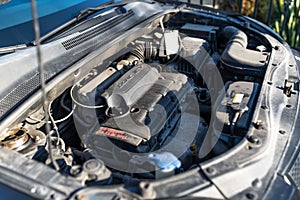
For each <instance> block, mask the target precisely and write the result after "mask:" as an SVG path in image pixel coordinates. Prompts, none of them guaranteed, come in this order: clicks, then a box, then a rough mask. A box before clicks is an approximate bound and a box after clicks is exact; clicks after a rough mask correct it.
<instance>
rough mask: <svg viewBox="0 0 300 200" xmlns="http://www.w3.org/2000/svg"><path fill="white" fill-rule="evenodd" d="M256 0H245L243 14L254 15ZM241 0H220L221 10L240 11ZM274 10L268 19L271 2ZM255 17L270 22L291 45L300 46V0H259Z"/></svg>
mask: <svg viewBox="0 0 300 200" xmlns="http://www.w3.org/2000/svg"><path fill="white" fill-rule="evenodd" d="M255 2H256V0H243V4H242V14H244V15H246V16H250V17H254V8H255ZM239 3H240V0H218V3H217V5H218V6H219V9H221V10H227V11H232V12H239V8H240V5H239ZM271 3H272V10H271V13H270V18H269V20H268V12H269V8H270V4H271ZM255 18H256V19H257V20H259V21H261V22H263V23H266V24H268V25H269V26H270V27H271V28H272V29H273V30H275V31H276V32H277V33H279V34H280V35H281V36H282V37H283V38H284V39H285V40H286V41H287V42H288V43H289V44H290V45H292V46H293V47H295V48H297V49H299V48H300V39H299V32H300V25H299V19H300V0H258V1H257V10H256V16H255Z"/></svg>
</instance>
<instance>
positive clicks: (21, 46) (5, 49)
mask: <svg viewBox="0 0 300 200" xmlns="http://www.w3.org/2000/svg"><path fill="white" fill-rule="evenodd" d="M25 48H27V45H26V44H19V45H14V46H8V47H0V55H3V54H8V53H13V52H15V51H17V50H20V49H25Z"/></svg>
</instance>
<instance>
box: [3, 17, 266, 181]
mask: <svg viewBox="0 0 300 200" xmlns="http://www.w3.org/2000/svg"><path fill="white" fill-rule="evenodd" d="M260 37H261V38H260ZM260 37H259V36H257V35H253V33H251V32H250V31H244V30H241V29H239V28H237V27H234V26H231V25H230V24H222V25H221V23H220V22H218V21H213V20H211V21H208V20H207V19H203V18H201V17H197V16H194V15H193V14H191V13H188V12H186V13H185V12H179V13H177V14H176V15H166V16H165V17H164V18H163V22H160V23H158V24H157V28H156V29H155V30H153V31H152V33H151V34H147V35H144V36H142V37H140V38H138V39H136V40H134V41H131V43H130V45H128V46H126V47H124V48H123V49H122V52H124V53H123V54H122V55H121V56H120V57H118V58H116V59H115V60H110V61H109V64H108V65H99V66H95V68H94V69H93V70H91V71H90V72H89V73H88V74H86V75H85V76H84V77H83V78H81V79H80V80H77V81H76V84H74V85H73V86H72V87H71V88H65V92H64V93H63V94H61V95H59V96H57V97H56V98H55V100H53V101H52V102H50V103H49V106H48V110H47V111H43V108H42V107H39V109H36V112H33V113H32V114H30V115H29V116H28V117H27V118H26V119H24V121H23V122H22V123H21V124H20V125H18V126H17V127H11V129H10V130H9V131H7V133H6V134H5V135H4V136H3V137H2V138H1V142H0V144H1V146H3V147H5V148H8V149H12V150H14V151H17V152H19V153H21V154H23V155H24V156H26V157H28V158H29V159H34V160H37V161H39V162H42V163H45V164H46V165H48V166H50V167H52V168H56V169H57V170H58V171H60V172H61V173H62V174H65V175H68V176H72V177H74V178H76V179H77V180H78V181H79V182H81V183H82V185H94V184H96V185H99V184H100V185H107V184H118V183H136V182H139V181H141V180H145V179H146V180H149V179H150V180H155V179H161V178H165V177H170V176H172V175H174V174H179V173H183V172H185V171H188V170H189V169H192V168H194V167H195V166H197V165H198V164H199V163H201V162H203V161H206V160H209V159H212V158H214V157H216V156H219V155H222V154H224V153H226V152H227V151H228V150H230V149H231V148H233V147H234V146H236V145H238V144H239V142H240V141H241V140H242V139H243V138H244V137H245V136H246V134H247V130H248V128H249V126H250V123H251V119H252V115H253V113H254V109H255V106H256V101H257V98H258V95H259V92H260V88H261V83H262V81H263V77H264V73H265V70H266V67H267V64H268V59H269V52H270V49H269V47H268V46H267V44H265V43H264V42H263V41H264V40H263V36H260ZM114 53H116V52H111V54H114ZM44 112H48V113H49V114H50V121H48V122H47V121H45V119H44ZM46 123H50V124H51V127H52V130H51V131H50V133H49V134H50V138H51V144H49V143H47V142H46V137H47V135H46V130H45V124H46ZM49 145H50V146H51V147H50V148H49ZM49 151H51V152H50V153H49ZM51 157H52V158H51Z"/></svg>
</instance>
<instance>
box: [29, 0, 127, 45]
mask: <svg viewBox="0 0 300 200" xmlns="http://www.w3.org/2000/svg"><path fill="white" fill-rule="evenodd" d="M130 2H132V0H125V1H122V2H115V1H109V2H107V3H105V4H102V5H100V6H97V7H94V8H86V9H84V10H82V11H80V12H79V13H78V14H77V15H76V16H75V17H74V18H73V19H71V20H69V21H68V22H66V23H64V24H63V25H61V26H59V27H57V28H56V29H54V30H52V31H50V32H49V33H47V34H46V35H44V36H42V37H41V38H40V42H43V41H45V40H47V39H49V38H50V37H52V36H54V35H56V34H57V33H59V32H61V31H63V30H64V29H66V28H67V27H68V26H71V25H73V24H76V23H78V22H80V21H82V20H84V19H86V18H87V17H88V16H90V15H92V14H94V13H96V12H98V11H100V10H103V9H106V8H111V7H116V6H123V5H125V4H127V3H130ZM32 44H33V45H36V43H35V41H33V42H32Z"/></svg>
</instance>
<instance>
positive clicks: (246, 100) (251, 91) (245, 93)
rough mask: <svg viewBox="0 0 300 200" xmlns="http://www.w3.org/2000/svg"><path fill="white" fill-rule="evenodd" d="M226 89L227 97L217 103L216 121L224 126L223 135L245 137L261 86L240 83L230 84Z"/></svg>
mask: <svg viewBox="0 0 300 200" xmlns="http://www.w3.org/2000/svg"><path fill="white" fill-rule="evenodd" d="M225 87H226V93H225V96H223V97H222V99H221V101H219V102H217V103H219V104H218V106H217V110H216V118H215V119H216V120H217V123H218V124H223V125H224V126H223V131H222V133H225V134H230V135H236V136H243V135H244V133H245V132H246V131H247V130H248V128H249V125H250V122H251V118H252V115H253V110H254V106H255V102H256V100H257V97H258V94H259V88H260V86H259V84H258V83H252V82H244V81H239V82H228V83H226V85H225Z"/></svg>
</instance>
